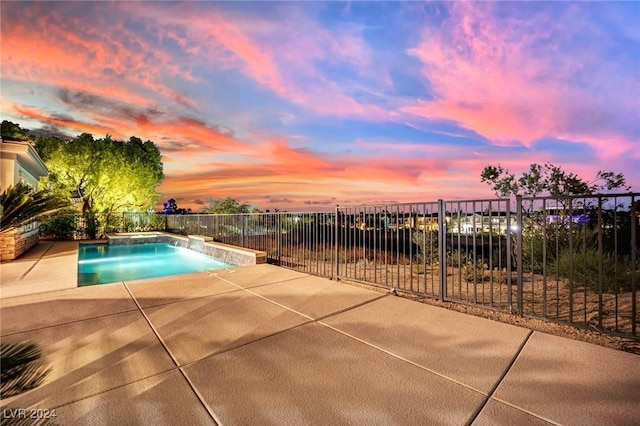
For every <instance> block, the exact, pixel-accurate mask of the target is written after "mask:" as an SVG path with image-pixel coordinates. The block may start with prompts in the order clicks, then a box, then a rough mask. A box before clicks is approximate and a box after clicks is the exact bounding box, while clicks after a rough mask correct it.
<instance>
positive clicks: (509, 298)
mask: <svg viewBox="0 0 640 426" xmlns="http://www.w3.org/2000/svg"><path fill="white" fill-rule="evenodd" d="M506 226H507V229H506V230H505V235H506V237H507V241H506V243H507V247H506V250H507V260H506V262H507V304H508V305H509V313H510V314H512V313H513V297H512V291H511V290H512V287H511V285H512V279H511V278H512V277H511V275H512V274H513V253H512V252H511V238H512V236H511V235H512V231H513V229H512V227H511V199H510V198H507V224H506Z"/></svg>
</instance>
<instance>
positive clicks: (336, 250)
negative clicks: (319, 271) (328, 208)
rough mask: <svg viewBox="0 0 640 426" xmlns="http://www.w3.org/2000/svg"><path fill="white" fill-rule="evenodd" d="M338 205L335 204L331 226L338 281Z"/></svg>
mask: <svg viewBox="0 0 640 426" xmlns="http://www.w3.org/2000/svg"><path fill="white" fill-rule="evenodd" d="M339 207H340V206H339V205H337V204H336V212H335V216H334V220H333V227H334V228H335V239H334V253H335V255H336V256H335V257H336V260H335V265H334V266H335V268H336V272H335V276H334V278H335V280H336V281H338V280H339V276H340V260H339V259H338V247H339V245H340V243H339V241H338V239H339V237H340V231H339V229H340V223H339V218H340V215H339V212H338V208H339Z"/></svg>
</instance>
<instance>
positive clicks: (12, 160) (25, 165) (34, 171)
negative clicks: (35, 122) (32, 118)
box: [0, 138, 49, 193]
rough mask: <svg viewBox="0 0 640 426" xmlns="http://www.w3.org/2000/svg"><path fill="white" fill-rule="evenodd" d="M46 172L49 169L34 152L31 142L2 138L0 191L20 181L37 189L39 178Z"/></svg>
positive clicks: (0, 147)
mask: <svg viewBox="0 0 640 426" xmlns="http://www.w3.org/2000/svg"><path fill="white" fill-rule="evenodd" d="M48 174H49V171H48V170H47V167H46V166H45V165H44V163H43V162H42V159H41V158H40V156H39V155H38V153H37V152H36V148H35V146H34V143H33V142H31V141H17V140H8V139H4V138H2V144H0V193H2V192H4V191H6V190H7V188H8V187H10V186H13V185H15V184H16V183H18V182H20V181H22V182H24V183H26V184H27V185H29V186H31V187H32V188H33V189H37V188H38V181H39V180H40V178H41V177H45V176H47V175H48Z"/></svg>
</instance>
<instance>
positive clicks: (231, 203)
mask: <svg viewBox="0 0 640 426" xmlns="http://www.w3.org/2000/svg"><path fill="white" fill-rule="evenodd" d="M207 201H209V205H208V206H205V207H203V208H202V212H203V213H209V214H238V213H260V210H258V209H257V208H255V207H253V206H250V205H249V204H245V203H243V204H240V203H238V202H237V201H236V200H235V199H233V198H231V197H227V198H225V199H222V200H216V199H213V198H208V199H207Z"/></svg>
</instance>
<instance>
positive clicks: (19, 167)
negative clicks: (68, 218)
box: [0, 138, 49, 261]
mask: <svg viewBox="0 0 640 426" xmlns="http://www.w3.org/2000/svg"><path fill="white" fill-rule="evenodd" d="M48 174H49V171H48V170H47V168H46V166H45V165H44V163H43V162H42V159H41V158H40V156H39V155H38V153H37V152H36V149H35V146H34V144H33V142H31V141H18V140H10V139H4V138H2V143H0V194H2V193H3V192H5V191H6V190H7V188H9V187H10V186H14V185H15V184H17V183H18V182H24V183H25V184H27V185H29V186H30V187H31V188H33V189H34V190H35V189H37V188H38V180H40V178H41V177H45V176H47V175H48ZM39 239H40V236H39V224H38V223H37V222H32V223H28V224H26V225H23V226H20V227H18V228H14V229H10V230H8V231H6V232H3V233H2V234H0V261H5V260H13V259H15V258H16V257H18V256H20V255H21V254H22V253H24V252H25V251H27V250H28V249H29V248H31V247H33V246H34V245H35V244H37V243H38V241H39Z"/></svg>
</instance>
